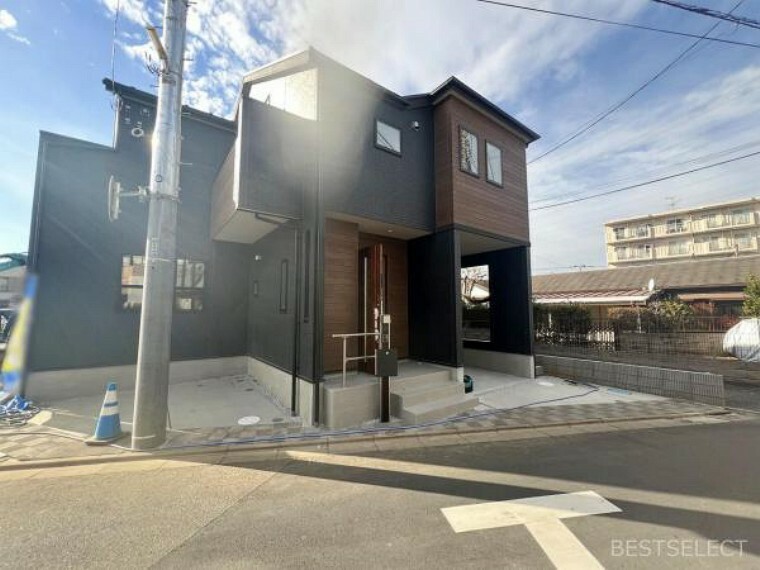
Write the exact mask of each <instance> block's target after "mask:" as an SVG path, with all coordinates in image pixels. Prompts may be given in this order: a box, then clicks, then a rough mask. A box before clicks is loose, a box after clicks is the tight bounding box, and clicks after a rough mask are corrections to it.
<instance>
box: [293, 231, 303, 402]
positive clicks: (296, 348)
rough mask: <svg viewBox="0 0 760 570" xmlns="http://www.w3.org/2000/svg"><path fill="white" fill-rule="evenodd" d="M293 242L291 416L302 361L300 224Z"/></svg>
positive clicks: (295, 400) (295, 399)
mask: <svg viewBox="0 0 760 570" xmlns="http://www.w3.org/2000/svg"><path fill="white" fill-rule="evenodd" d="M293 230H294V234H293V237H294V239H293V242H294V244H295V245H294V247H295V252H294V254H293V258H294V259H295V265H296V267H295V269H296V275H295V288H296V292H295V295H294V296H293V366H292V373H291V376H290V414H291V415H293V416H295V415H297V397H296V392H297V390H298V368H299V361H300V359H301V319H300V316H299V312H300V309H301V239H302V237H301V236H302V234H301V227H300V225H299V224H298V223H295V224H294V226H293Z"/></svg>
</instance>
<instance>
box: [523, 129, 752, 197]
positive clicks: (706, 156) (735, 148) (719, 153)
mask: <svg viewBox="0 0 760 570" xmlns="http://www.w3.org/2000/svg"><path fill="white" fill-rule="evenodd" d="M757 145H760V139H758V140H754V141H750V142H748V143H744V144H740V145H737V146H733V147H730V148H726V149H723V150H719V151H715V152H711V153H708V154H703V155H701V156H695V157H693V158H690V159H688V160H682V161H680V162H674V163H672V164H669V165H668V166H664V167H659V168H654V169H651V170H649V171H647V172H645V173H643V174H645V175H648V176H653V175H657V174H659V173H661V172H662V173H664V172H667V171H669V170H672V169H673V167H675V166H685V165H687V164H694V163H699V162H705V161H707V160H715V159H717V158H722V157H724V156H727V155H731V154H734V153H737V152H739V151H742V150H748V149H750V148H752V147H754V146H757ZM676 156H678V155H676ZM641 174H642V173H639V176H640V175H641ZM639 176H624V177H623V178H617V179H615V180H610V181H609V182H607V184H605V186H615V185H618V184H625V183H626V182H628V181H630V180H631V179H636V178H637V177H639ZM555 199H556V197H554V196H547V197H545V198H536V199H535V200H534V201H533V203H534V204H535V203H537V202H551V201H552V200H555Z"/></svg>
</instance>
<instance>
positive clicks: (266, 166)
mask: <svg viewBox="0 0 760 570" xmlns="http://www.w3.org/2000/svg"><path fill="white" fill-rule="evenodd" d="M240 117H241V119H240V120H241V128H240V136H241V143H240V149H241V156H240V204H239V207H240V208H247V209H251V210H256V211H261V212H267V213H271V214H277V215H280V216H286V217H288V218H296V219H298V218H301V217H302V215H303V212H302V203H303V196H304V191H305V189H307V188H311V187H312V186H313V184H314V179H315V173H316V170H315V164H314V157H315V149H314V136H315V131H316V124H315V122H314V121H309V120H307V119H302V118H300V117H297V116H295V115H292V114H290V113H286V112H285V111H281V110H279V109H276V108H275V107H270V106H268V105H265V104H264V103H260V102H258V101H254V100H252V99H247V98H246V99H243V100H242V109H241V113H240Z"/></svg>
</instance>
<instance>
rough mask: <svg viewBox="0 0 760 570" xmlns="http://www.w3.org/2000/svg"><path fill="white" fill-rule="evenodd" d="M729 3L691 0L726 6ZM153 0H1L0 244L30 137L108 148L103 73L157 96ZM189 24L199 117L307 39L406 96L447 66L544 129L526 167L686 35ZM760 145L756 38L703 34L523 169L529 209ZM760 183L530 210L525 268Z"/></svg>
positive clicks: (653, 191) (218, 7)
mask: <svg viewBox="0 0 760 570" xmlns="http://www.w3.org/2000/svg"><path fill="white" fill-rule="evenodd" d="M737 1H738V0H689V2H690V3H694V4H698V3H701V4H702V5H703V6H709V7H710V8H712V9H714V10H721V11H724V12H728V11H730V10H731V9H732V8H734V7H735V5H736V3H737ZM514 3H522V4H525V5H530V6H534V7H540V8H545V9H554V10H560V11H565V12H574V13H579V14H584V15H588V16H593V17H597V18H607V19H613V20H618V21H624V22H631V23H636V24H641V25H646V26H656V27H660V28H667V29H672V30H679V31H682V32H687V33H691V34H698V35H701V34H704V33H705V32H706V31H707V30H709V29H710V28H711V27H712V26H713V25H714V24H716V23H718V20H715V19H712V18H708V17H705V16H701V15H698V14H691V13H687V12H684V11H682V10H677V9H674V8H671V7H667V6H663V5H660V4H656V3H654V2H652V1H651V0H626V1H625V2H617V1H614V0H562V1H560V0H515V2H514ZM162 6H163V3H162V2H161V1H159V0H145V1H141V0H0V61H1V62H2V67H3V81H2V89H0V213H1V214H2V221H1V222H0V253H3V252H9V251H25V250H26V249H27V247H28V245H27V244H28V234H29V222H30V216H31V205H32V198H33V193H34V180H35V168H36V160H37V147H38V139H39V132H40V131H51V132H55V133H60V134H64V135H67V136H72V137H76V138H81V139H85V140H90V141H94V142H99V143H103V144H110V142H111V140H112V135H113V110H112V107H111V104H112V101H111V99H110V97H109V95H108V93H106V91H105V89H104V87H103V85H102V79H103V78H105V77H111V76H112V75H113V77H114V78H115V79H116V80H117V81H119V82H122V83H125V84H127V85H133V86H135V87H138V88H140V89H144V90H146V91H151V92H154V91H155V89H154V87H153V86H154V85H155V77H154V76H153V75H151V74H150V73H149V72H148V70H147V68H146V65H145V57H146V55H147V54H149V52H150V47H149V45H148V40H147V36H146V35H145V31H144V26H145V24H146V23H153V24H160V20H161V10H162ZM117 8H118V18H117ZM734 13H735V14H736V15H741V16H746V17H750V18H755V19H760V0H744V1H743V2H742V3H741V4H740V5H739V7H738V8H736V10H735V12H734ZM115 24H116V26H115ZM114 27H116V33H115V34H114ZM188 32H189V34H188V46H187V51H188V54H187V57H188V58H189V61H188V63H187V67H186V83H185V92H184V100H185V103H186V104H189V105H192V106H194V107H197V108H199V109H202V110H204V111H208V112H212V113H215V114H218V115H221V116H226V117H229V116H230V114H231V111H232V108H233V104H234V101H235V98H236V96H237V93H238V89H239V85H240V79H241V76H242V75H243V73H245V72H246V71H248V70H250V69H253V68H255V67H257V66H259V65H262V64H265V63H267V62H269V61H271V60H273V59H275V58H277V57H280V56H282V55H285V54H288V53H291V52H293V51H296V50H298V49H301V48H303V47H305V46H307V45H313V46H314V47H316V48H317V49H319V50H321V51H323V52H324V53H326V54H327V55H328V56H331V57H333V58H335V59H337V60H338V61H340V62H341V63H344V64H345V65H348V66H349V67H351V68H353V69H355V70H356V71H358V72H360V73H362V74H364V75H366V76H368V77H370V78H371V79H373V80H374V81H376V82H378V83H380V84H382V85H385V86H386V87H388V88H390V89H392V90H394V91H396V92H398V93H401V94H410V93H418V92H423V91H430V90H432V89H433V88H435V87H436V86H437V85H439V84H440V83H441V82H443V81H444V80H445V79H446V78H448V77H449V76H451V75H456V76H457V77H459V78H460V79H461V80H463V81H464V82H466V83H467V84H469V85H470V86H471V87H473V88H474V89H475V90H477V91H478V92H480V93H482V94H483V95H485V96H486V97H488V98H489V99H491V100H492V101H494V102H495V103H496V104H498V105H499V106H500V107H501V108H502V109H504V110H505V111H506V112H508V113H510V114H511V115H513V116H515V117H516V118H517V119H518V120H520V121H521V122H523V123H524V124H526V125H528V126H529V127H530V128H531V129H533V130H534V131H536V132H538V133H539V134H541V136H542V138H541V139H540V140H539V141H537V142H535V143H533V144H532V145H531V146H530V147H529V149H528V161H529V162H531V161H532V160H533V159H535V158H536V157H538V156H540V155H541V154H542V153H543V152H545V151H546V150H548V149H550V148H552V147H553V146H554V145H555V144H556V143H557V142H560V141H562V140H564V139H565V138H566V137H567V136H568V135H571V134H573V133H574V132H576V130H577V129H578V128H579V127H581V126H583V125H584V124H586V123H587V122H589V121H591V120H592V119H593V118H594V117H596V116H597V115H599V114H600V113H602V112H603V111H605V110H606V109H608V108H609V107H611V106H612V105H614V104H616V103H618V102H619V101H621V100H622V99H624V98H625V97H626V96H628V95H629V94H630V93H631V92H632V91H634V90H635V89H637V88H638V87H640V86H641V85H643V84H644V83H645V82H646V81H647V80H648V79H650V78H651V77H652V76H653V75H655V74H656V73H657V72H659V71H660V70H661V69H662V68H664V67H665V66H667V65H668V64H669V63H671V62H672V61H673V60H674V59H676V57H677V56H678V55H679V54H681V52H683V51H684V50H685V49H686V48H687V47H689V46H690V45H691V44H692V43H693V42H694V39H690V38H686V37H678V36H672V35H665V34H659V33H654V32H649V31H644V30H634V29H627V28H621V27H615V26H607V25H603V24H598V23H592V22H588V21H579V20H573V19H566V18H560V17H556V16H549V15H543V14H537V13H531V12H526V11H521V10H515V9H510V8H504V7H500V6H494V5H489V4H485V3H481V2H477V1H475V0H406V1H401V0H280V1H277V0H196V1H195V2H194V3H193V5H192V8H191V10H190V15H189V20H188ZM711 35H713V36H716V37H720V38H724V39H729V40H733V41H743V42H749V43H756V44H760V30H757V29H752V28H748V27H737V26H735V25H733V24H731V23H728V22H722V23H720V24H719V26H718V27H717V28H716V29H715V30H714V31H713V32H712V34H711ZM114 39H115V41H114ZM112 54H113V57H112ZM757 150H760V49H756V48H751V47H744V46H737V45H729V44H720V43H715V42H708V41H703V42H701V43H700V44H698V45H697V46H696V47H695V48H694V49H693V50H692V51H691V52H690V53H689V54H688V55H687V56H685V57H684V58H683V59H682V60H681V61H679V62H678V63H677V64H676V65H675V66H673V67H672V68H671V69H670V70H669V71H668V72H667V73H665V74H664V75H663V76H662V77H660V78H659V79H658V80H657V81H655V82H653V83H652V84H651V85H650V86H648V87H647V88H646V89H644V90H643V91H642V92H641V93H639V94H638V95H637V96H636V97H634V98H633V99H632V100H631V101H630V102H629V103H627V104H626V105H624V106H623V107H621V109H620V110H618V111H617V112H615V113H613V114H612V115H610V117H609V118H608V119H605V120H604V121H602V122H600V123H599V124H598V125H596V126H595V127H594V128H592V129H591V130H589V131H588V132H587V133H585V134H584V135H582V136H580V137H578V138H576V139H575V140H573V141H572V142H571V143H569V144H567V145H565V146H564V147H562V148H561V149H559V150H557V151H555V152H553V153H551V154H549V155H547V156H545V157H543V158H541V159H540V160H536V161H535V162H532V163H531V164H529V166H528V184H529V196H530V201H531V207H532V208H540V207H542V206H547V205H551V204H554V203H556V202H557V201H562V200H565V199H567V198H572V197H577V196H583V195H588V194H593V193H596V192H599V191H604V190H611V189H615V188H618V187H621V186H626V185H629V184H635V183H638V182H643V181H647V180H651V179H654V178H660V177H662V176H667V175H669V174H673V173H677V172H680V171H683V170H688V169H692V168H695V167H700V166H704V165H707V164H710V163H712V162H717V161H721V160H725V159H729V158H732V157H736V156H740V155H742V154H746V153H749V152H753V151H757ZM758 179H760V156H757V157H752V158H747V159H744V160H740V161H738V162H735V163H731V164H727V165H725V166H721V167H717V168H713V169H709V170H706V171H704V172H700V173H697V174H693V175H690V176H684V177H681V178H676V179H672V180H669V181H666V182H662V183H658V184H653V185H650V186H646V187H643V188H640V189H636V190H631V191H627V192H621V193H618V194H614V195H610V196H607V197H604V198H597V199H592V200H588V201H582V202H578V203H576V204H572V205H567V206H560V207H553V208H548V209H534V210H533V211H532V212H531V241H532V263H533V268H534V272H536V273H546V272H554V271H568V270H578V268H579V267H586V268H589V267H599V266H603V265H604V264H605V248H604V232H603V224H604V223H605V222H606V221H609V220H611V219H617V218H623V217H629V216H635V215H640V214H648V213H654V212H660V211H665V210H667V209H668V208H669V207H670V206H671V205H672V204H675V206H676V207H678V208H688V207H692V206H698V205H702V204H709V203H714V202H720V201H725V200H731V199H739V198H747V197H753V196H760V188H758V182H757V181H758ZM104 191H105V189H104Z"/></svg>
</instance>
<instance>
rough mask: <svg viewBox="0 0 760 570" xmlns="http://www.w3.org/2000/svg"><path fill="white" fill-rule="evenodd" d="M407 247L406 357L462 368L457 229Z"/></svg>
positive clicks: (413, 241)
mask: <svg viewBox="0 0 760 570" xmlns="http://www.w3.org/2000/svg"><path fill="white" fill-rule="evenodd" d="M408 244H409V245H408V250H407V252H408V253H407V255H408V263H409V356H410V358H414V359H417V360H425V361H428V362H435V363H438V364H444V365H446V366H456V367H459V366H462V342H461V334H462V332H461V331H462V326H461V325H462V316H461V311H460V308H459V307H460V305H459V286H460V285H459V273H460V271H459V259H460V256H459V242H458V239H457V234H456V230H453V229H452V230H444V231H441V232H437V233H434V234H431V235H427V236H424V237H420V238H417V239H414V240H411V241H409V242H408Z"/></svg>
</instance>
